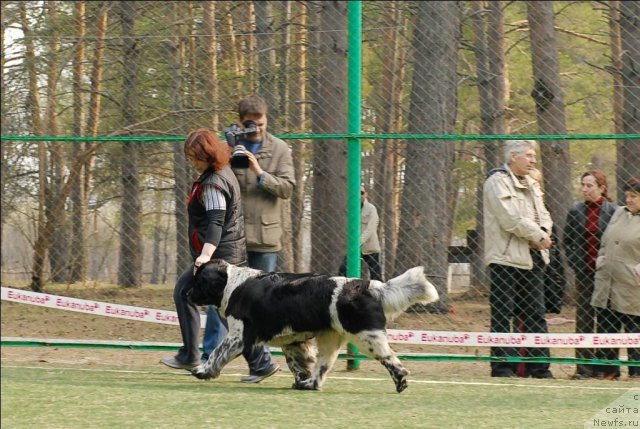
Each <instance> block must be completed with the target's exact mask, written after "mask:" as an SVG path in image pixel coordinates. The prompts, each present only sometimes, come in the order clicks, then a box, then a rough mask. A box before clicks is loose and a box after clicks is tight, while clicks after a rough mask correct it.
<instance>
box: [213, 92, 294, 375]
mask: <svg viewBox="0 0 640 429" xmlns="http://www.w3.org/2000/svg"><path fill="white" fill-rule="evenodd" d="M238 116H239V119H240V124H242V125H241V126H240V125H235V124H234V125H232V126H231V127H229V128H228V129H227V130H226V131H225V136H226V138H227V142H228V143H229V145H230V146H232V148H233V156H232V159H231V167H232V169H233V172H234V173H235V175H236V177H237V179H238V182H239V184H240V193H241V197H242V207H243V210H244V221H245V233H246V238H247V257H248V261H249V266H250V267H251V268H256V269H259V270H263V271H266V272H273V271H275V270H276V262H277V259H278V252H279V251H280V250H281V248H282V246H281V243H280V239H281V237H282V201H283V200H286V199H288V198H290V197H291V194H292V193H293V187H294V186H295V184H296V182H295V176H294V169H293V160H292V159H291V150H290V149H289V146H288V145H287V144H286V143H285V142H284V141H282V140H280V139H278V138H276V137H274V136H273V135H271V134H269V133H268V132H267V104H266V102H265V101H264V100H263V99H262V98H261V97H258V96H257V95H250V96H248V97H245V98H243V99H242V100H240V102H239V103H238ZM225 334H226V332H225V329H224V325H223V324H222V322H221V320H220V317H219V315H218V312H217V310H216V309H215V308H214V307H211V306H209V307H208V308H207V323H206V326H205V331H204V341H203V343H204V344H203V345H204V354H203V356H202V357H203V359H205V358H208V356H209V355H210V354H211V352H212V351H213V350H214V349H215V347H216V346H217V345H218V343H219V342H220V341H222V339H223V338H224V335H225ZM247 363H248V364H249V376H248V377H244V378H242V381H243V382H244V383H259V382H260V381H262V380H263V379H265V378H266V377H269V376H271V375H273V374H274V373H275V372H276V371H278V369H279V367H278V365H277V364H276V363H275V362H274V361H273V359H272V357H271V354H270V353H269V349H268V347H266V346H260V347H254V350H253V352H252V357H251V359H248V362H247Z"/></svg>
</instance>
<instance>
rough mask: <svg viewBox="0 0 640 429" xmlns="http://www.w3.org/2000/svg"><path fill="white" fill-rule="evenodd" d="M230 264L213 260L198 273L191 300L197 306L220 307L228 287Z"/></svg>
mask: <svg viewBox="0 0 640 429" xmlns="http://www.w3.org/2000/svg"><path fill="white" fill-rule="evenodd" d="M228 267H229V264H228V263H226V262H225V261H223V260H221V259H213V260H211V261H209V262H207V263H206V264H203V265H201V266H200V267H199V268H198V271H197V272H196V275H195V279H194V281H193V287H192V288H191V290H190V291H189V299H190V300H191V302H193V303H194V304H195V305H214V306H216V307H218V308H219V307H220V305H221V303H222V297H223V295H224V289H225V287H226V286H227V280H228V275H227V268H228Z"/></svg>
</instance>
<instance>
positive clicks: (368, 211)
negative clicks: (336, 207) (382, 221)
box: [360, 200, 380, 255]
mask: <svg viewBox="0 0 640 429" xmlns="http://www.w3.org/2000/svg"><path fill="white" fill-rule="evenodd" d="M378 221H379V219H378V210H376V207H375V206H374V205H373V204H371V203H370V202H369V201H367V200H365V201H364V203H363V204H362V209H361V210H360V245H361V246H362V250H361V253H362V254H363V255H370V254H372V253H380V241H379V240H378Z"/></svg>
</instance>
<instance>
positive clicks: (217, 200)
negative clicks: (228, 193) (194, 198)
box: [201, 185, 227, 211]
mask: <svg viewBox="0 0 640 429" xmlns="http://www.w3.org/2000/svg"><path fill="white" fill-rule="evenodd" d="M201 202H202V205H204V209H205V210H206V211H209V210H226V209H227V200H225V198H224V194H223V193H222V192H221V191H220V190H219V189H218V188H216V187H215V186H213V185H204V189H203V191H202V194H201Z"/></svg>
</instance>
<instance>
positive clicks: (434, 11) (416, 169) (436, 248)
mask: <svg viewBox="0 0 640 429" xmlns="http://www.w3.org/2000/svg"><path fill="white" fill-rule="evenodd" d="M460 15H461V11H460V9H459V5H458V4H457V3H455V2H420V3H418V6H417V14H416V26H415V33H414V36H413V47H414V50H415V53H416V54H415V58H416V61H415V62H414V64H415V66H414V67H415V69H414V72H413V82H412V91H411V103H410V109H409V112H410V113H409V132H411V133H433V134H449V133H452V132H453V130H454V125H455V118H456V104H457V81H456V68H457V59H458V44H459V42H460V34H459V33H460V28H459V27H460ZM453 160H454V148H453V145H452V144H451V142H450V141H447V140H429V141H410V142H408V143H407V151H406V170H405V182H404V190H403V193H402V197H401V201H402V204H401V208H400V210H401V219H400V232H399V238H398V255H397V261H398V263H397V264H396V274H399V273H400V272H402V271H404V270H406V269H407V268H411V267H414V266H417V265H424V266H425V267H426V272H427V274H428V275H431V276H433V277H432V278H430V280H431V281H432V283H433V284H434V285H435V286H436V289H437V290H438V293H439V294H440V300H439V301H438V302H437V303H435V304H434V305H432V306H430V308H429V310H431V311H436V312H442V313H446V312H447V311H448V292H447V280H446V279H447V273H448V268H449V263H448V257H447V254H448V248H449V244H450V237H451V233H450V229H451V227H450V225H451V220H452V217H453V213H451V212H450V200H449V196H450V195H451V191H452V190H451V186H452V170H453ZM416 240H417V242H416Z"/></svg>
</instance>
